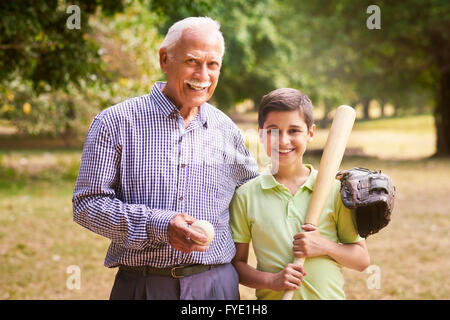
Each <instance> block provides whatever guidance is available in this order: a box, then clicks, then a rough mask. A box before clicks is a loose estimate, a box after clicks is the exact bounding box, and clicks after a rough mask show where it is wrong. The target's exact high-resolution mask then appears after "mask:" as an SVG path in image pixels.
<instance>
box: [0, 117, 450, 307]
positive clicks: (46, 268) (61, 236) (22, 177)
mask: <svg viewBox="0 0 450 320" xmlns="http://www.w3.org/2000/svg"><path fill="white" fill-rule="evenodd" d="M392 120H394V119H392ZM385 121H387V122H388V123H387V124H386V123H383V122H379V123H360V124H357V125H356V126H355V131H354V133H358V134H360V139H361V141H364V142H365V143H366V144H368V145H370V146H368V147H369V148H374V149H376V148H377V147H375V146H372V144H373V143H375V142H376V141H375V142H374V140H371V139H370V137H371V135H372V134H373V133H374V132H378V136H379V138H380V139H384V138H386V137H388V136H389V135H387V134H386V132H388V130H387V129H389V128H391V129H392V127H395V128H401V132H399V133H402V132H408V130H410V131H409V132H408V134H405V135H399V136H397V138H398V139H399V143H400V140H401V144H402V145H406V146H408V147H409V148H410V149H411V152H410V153H411V158H413V159H415V160H405V159H404V155H402V157H400V156H398V155H396V154H394V156H393V157H391V156H390V155H391V154H393V151H395V149H394V148H391V147H389V146H385V147H384V148H382V147H380V149H377V152H376V155H377V156H378V157H379V158H376V157H345V158H344V161H343V164H342V166H341V167H342V168H350V167H354V166H364V167H368V168H372V169H381V170H382V171H383V172H385V173H387V174H389V175H390V176H391V178H392V179H393V181H394V184H395V186H396V188H397V198H396V202H395V208H394V213H393V215H392V222H391V223H390V224H389V225H388V226H387V227H386V228H385V229H383V230H382V231H381V232H380V233H378V234H376V235H373V236H371V237H369V238H368V239H367V244H368V248H369V252H370V255H371V264H372V265H376V266H378V267H379V268H380V270H381V278H380V279H381V283H380V285H381V287H380V289H369V288H368V287H367V281H368V280H369V278H370V276H371V274H368V273H366V272H362V273H360V272H356V271H352V270H349V269H346V268H344V269H343V272H344V277H345V279H346V285H345V289H346V293H347V297H348V299H450V288H449V286H448V283H447V282H448V280H447V279H449V278H450V260H449V259H448V256H449V248H450V243H449V242H450V240H449V238H448V230H449V228H450V216H449V215H450V202H449V201H447V200H446V199H447V198H446V196H447V194H448V193H449V191H450V161H448V159H447V160H444V159H420V158H421V157H422V156H421V155H423V154H424V151H423V149H424V148H428V149H429V150H432V148H433V143H432V139H427V140H426V145H425V144H424V145H420V144H417V143H416V141H415V139H416V137H417V135H420V134H423V135H425V136H427V135H430V136H433V131H432V126H430V125H429V124H430V123H429V118H427V117H426V116H420V117H419V118H415V117H410V118H402V119H399V120H396V121H398V123H397V124H396V125H395V126H393V125H392V123H393V122H389V121H390V120H389V121H388V120H385ZM412 123H417V124H420V123H421V124H422V125H416V126H414V127H411V124H412ZM427 126H428V129H426V128H427ZM407 128H410V129H407ZM244 129H245V127H244ZM394 131H395V130H394ZM394 131H391V133H389V134H392V135H394V136H396V134H395V133H393V132H394ZM420 131H422V132H420ZM322 134H324V136H325V137H326V132H325V131H324V132H323V133H322ZM317 138H318V137H317ZM320 139H323V138H320ZM317 140H319V139H317ZM355 141H356V140H355ZM383 141H390V140H389V139H388V140H383ZM356 142H357V141H356ZM356 142H355V143H356ZM424 143H425V142H424ZM317 144H318V145H317V146H318V147H319V146H320V142H317ZM80 157H81V151H80V150H73V149H72V150H70V149H65V150H58V151H56V150H9V151H0V164H1V165H0V299H107V298H108V297H109V293H110V290H111V286H112V284H113V281H114V276H115V272H116V270H114V269H108V268H105V267H104V266H103V260H104V257H105V254H106V250H107V248H108V245H109V241H108V240H107V239H105V238H102V237H100V236H98V235H96V234H94V233H92V232H90V231H88V230H86V229H84V228H82V227H80V226H79V225H77V224H75V223H74V222H73V220H72V203H71V197H72V191H73V186H74V183H75V179H76V176H77V173H78V168H79V160H80ZM319 161H320V159H319V158H318V157H317V156H313V155H307V156H306V159H305V162H310V163H312V164H313V165H314V166H315V167H318V165H319ZM250 261H251V263H253V264H254V263H255V259H254V256H251V257H250ZM72 265H75V266H78V267H79V268H80V271H81V288H80V289H79V290H76V289H75V290H70V289H69V288H68V287H67V285H66V283H67V281H68V279H69V280H70V277H71V274H68V273H67V268H68V267H69V266H72ZM241 298H242V299H254V298H255V297H254V291H253V290H251V289H249V288H245V287H243V286H241Z"/></svg>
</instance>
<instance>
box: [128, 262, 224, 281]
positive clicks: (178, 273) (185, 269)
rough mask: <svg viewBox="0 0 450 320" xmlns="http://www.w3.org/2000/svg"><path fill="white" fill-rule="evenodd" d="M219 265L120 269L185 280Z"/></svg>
mask: <svg viewBox="0 0 450 320" xmlns="http://www.w3.org/2000/svg"><path fill="white" fill-rule="evenodd" d="M217 266H218V265H205V264H194V265H187V266H175V267H172V268H153V267H147V266H138V267H132V266H119V269H122V270H127V271H134V272H139V273H142V274H143V275H144V276H145V275H148V274H153V275H160V276H170V277H172V278H174V279H178V278H184V277H188V276H192V275H194V274H197V273H200V272H204V271H208V270H211V269H213V268H214V267H217Z"/></svg>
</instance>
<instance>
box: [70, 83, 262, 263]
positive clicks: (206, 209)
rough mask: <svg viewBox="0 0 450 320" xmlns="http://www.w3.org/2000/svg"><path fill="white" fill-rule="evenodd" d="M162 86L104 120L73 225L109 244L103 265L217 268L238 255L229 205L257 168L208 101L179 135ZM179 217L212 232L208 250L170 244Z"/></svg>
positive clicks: (81, 177)
mask: <svg viewBox="0 0 450 320" xmlns="http://www.w3.org/2000/svg"><path fill="white" fill-rule="evenodd" d="M163 85H164V83H161V82H159V83H156V84H155V85H154V86H153V89H152V91H151V93H150V94H148V95H144V96H140V97H136V98H132V99H128V100H126V101H124V102H122V103H119V104H117V105H115V106H112V107H110V108H107V109H105V110H103V111H102V112H100V113H99V114H98V115H97V116H96V117H95V118H94V120H93V121H92V123H91V126H90V128H89V131H88V134H87V137H86V140H85V144H84V148H83V154H82V157H81V166H80V171H79V174H78V179H77V182H76V185H75V189H74V192H73V199H72V202H73V214H74V220H75V222H77V223H78V224H80V225H82V226H83V227H85V228H87V229H89V230H91V231H93V232H95V233H97V234H99V235H101V236H104V237H107V238H109V239H110V240H111V244H110V246H109V249H108V252H107V254H106V258H105V266H107V267H115V266H118V265H128V266H144V265H145V266H152V267H158V268H165V267H171V266H174V265H180V264H197V263H198V264H222V263H228V262H230V261H231V259H232V258H233V256H234V254H235V247H234V243H233V240H232V237H231V230H230V227H229V224H228V222H229V213H228V205H229V203H230V201H231V198H232V196H233V193H234V191H235V189H236V188H237V187H238V186H240V185H242V184H243V183H245V182H246V181H248V180H250V179H252V178H254V177H255V176H257V175H258V167H257V164H256V161H255V160H254V158H252V156H251V155H250V153H249V152H248V150H247V149H246V147H245V145H244V140H243V137H242V134H241V132H240V130H239V128H238V127H237V126H236V125H235V124H234V123H233V122H232V121H231V119H230V118H228V117H227V116H226V115H225V114H224V113H223V112H221V111H220V110H218V109H217V108H215V107H213V106H212V105H210V104H208V103H204V104H203V105H201V107H200V111H199V113H198V114H197V116H196V117H195V118H194V119H193V120H192V122H191V123H190V124H189V126H188V127H187V128H185V126H184V120H183V118H182V117H181V116H180V114H179V111H178V109H177V108H176V107H175V105H174V104H173V103H172V102H171V101H170V100H169V99H167V97H166V96H165V95H164V94H163V93H162V91H161V88H162V86H163ZM183 212H185V213H188V214H189V215H191V216H193V217H195V218H197V219H202V220H208V221H210V222H211V223H212V224H213V226H214V229H215V237H214V240H213V242H212V243H211V244H210V248H209V250H207V251H206V252H196V251H194V252H192V253H190V254H186V253H183V252H181V251H178V250H176V249H174V248H172V247H171V246H170V245H169V242H168V241H169V239H168V236H167V229H168V225H169V222H170V220H171V219H172V218H173V217H174V216H175V215H176V214H177V213H183Z"/></svg>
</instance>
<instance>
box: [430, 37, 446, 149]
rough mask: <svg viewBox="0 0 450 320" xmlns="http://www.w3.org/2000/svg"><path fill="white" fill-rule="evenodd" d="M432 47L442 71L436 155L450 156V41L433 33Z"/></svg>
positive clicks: (438, 91) (439, 87)
mask: <svg viewBox="0 0 450 320" xmlns="http://www.w3.org/2000/svg"><path fill="white" fill-rule="evenodd" d="M431 44H432V46H431V48H432V52H433V54H434V57H435V60H436V63H437V66H438V70H439V71H440V75H439V80H438V81H437V83H438V88H437V89H436V106H435V109H434V122H435V125H436V153H435V154H434V156H436V157H450V41H449V40H448V38H445V39H444V38H443V37H442V36H441V34H440V33H433V34H431Z"/></svg>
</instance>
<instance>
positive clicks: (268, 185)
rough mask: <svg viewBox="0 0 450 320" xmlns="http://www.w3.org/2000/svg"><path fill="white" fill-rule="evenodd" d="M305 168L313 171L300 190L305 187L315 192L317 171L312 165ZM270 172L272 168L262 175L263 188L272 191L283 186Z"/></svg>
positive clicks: (266, 169) (265, 170)
mask: <svg viewBox="0 0 450 320" xmlns="http://www.w3.org/2000/svg"><path fill="white" fill-rule="evenodd" d="M305 167H307V168H309V169H310V170H311V173H310V174H309V176H308V179H306V181H305V183H304V184H303V185H302V186H301V187H300V188H302V187H305V188H307V189H309V190H311V191H313V188H314V182H315V181H316V176H317V170H315V169H314V167H313V166H312V165H311V164H305ZM270 171H271V167H270V166H268V167H266V168H265V169H264V170H263V172H262V173H261V188H263V189H272V188H275V187H277V186H279V185H281V184H280V183H279V182H278V181H277V180H276V179H275V177H274V176H273V175H272V173H271V172H270Z"/></svg>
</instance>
